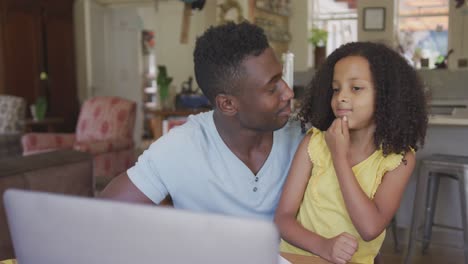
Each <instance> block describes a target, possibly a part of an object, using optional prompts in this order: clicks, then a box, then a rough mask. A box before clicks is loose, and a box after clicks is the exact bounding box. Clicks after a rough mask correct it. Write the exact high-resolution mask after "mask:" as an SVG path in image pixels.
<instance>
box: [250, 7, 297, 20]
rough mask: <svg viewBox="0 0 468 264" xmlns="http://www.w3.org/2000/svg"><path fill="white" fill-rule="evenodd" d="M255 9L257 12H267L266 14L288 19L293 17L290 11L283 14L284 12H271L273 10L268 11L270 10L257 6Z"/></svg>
mask: <svg viewBox="0 0 468 264" xmlns="http://www.w3.org/2000/svg"><path fill="white" fill-rule="evenodd" d="M255 8H256V9H257V10H259V11H262V12H265V13H269V14H272V15H276V16H282V17H286V18H288V17H289V16H290V15H291V12H289V11H287V12H285V13H282V12H277V11H274V10H271V9H268V8H265V7H258V6H257V7H255Z"/></svg>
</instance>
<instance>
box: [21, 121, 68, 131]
mask: <svg viewBox="0 0 468 264" xmlns="http://www.w3.org/2000/svg"><path fill="white" fill-rule="evenodd" d="M62 123H63V118H60V117H46V118H44V119H42V120H34V119H26V120H25V121H24V129H25V131H26V132H32V131H34V129H33V128H34V127H45V128H46V130H47V132H54V131H55V127H56V126H57V125H60V124H62Z"/></svg>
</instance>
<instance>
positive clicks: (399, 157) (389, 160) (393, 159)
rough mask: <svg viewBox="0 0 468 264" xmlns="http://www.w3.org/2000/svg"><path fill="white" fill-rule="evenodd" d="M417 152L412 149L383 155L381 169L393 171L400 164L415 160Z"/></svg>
mask: <svg viewBox="0 0 468 264" xmlns="http://www.w3.org/2000/svg"><path fill="white" fill-rule="evenodd" d="M415 157H416V156H415V152H414V150H411V151H409V152H407V153H404V154H403V153H391V154H388V155H387V156H383V155H382V161H381V163H380V169H381V170H382V172H383V173H385V172H388V171H392V170H394V169H396V168H397V167H398V166H400V165H401V164H402V163H403V164H404V165H406V164H407V163H408V161H410V162H414V160H415Z"/></svg>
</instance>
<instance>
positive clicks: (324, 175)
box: [280, 128, 403, 263]
mask: <svg viewBox="0 0 468 264" xmlns="http://www.w3.org/2000/svg"><path fill="white" fill-rule="evenodd" d="M311 132H312V136H311V138H310V142H309V145H308V147H307V151H308V153H309V157H310V160H311V161H312V164H313V169H312V173H311V177H310V179H309V182H308V184H307V188H306V191H305V193H304V198H303V201H302V204H301V206H300V208H299V212H298V215H297V220H298V221H299V223H301V224H302V226H304V227H305V228H307V229H308V230H311V231H312V232H314V233H316V234H319V235H321V236H323V237H326V238H331V237H334V236H337V235H339V234H340V233H342V232H347V233H350V234H351V235H353V236H354V237H356V238H357V239H358V242H359V246H358V250H357V251H356V253H355V254H354V255H353V258H352V259H351V262H354V263H373V261H374V258H375V256H376V255H377V253H378V252H379V250H380V247H381V246H382V243H383V240H384V238H385V231H383V232H382V234H380V235H379V236H378V237H377V238H376V239H374V240H372V241H369V242H366V241H364V240H363V239H362V238H361V237H360V235H359V233H358V231H357V230H356V228H355V227H354V225H353V223H352V222H351V218H350V217H349V214H348V211H347V210H346V206H345V204H344V201H343V196H342V195H341V190H340V186H339V183H338V179H337V176H336V173H335V169H334V167H333V162H332V159H331V154H330V151H329V150H328V146H327V144H326V142H325V134H324V133H323V132H322V131H320V130H318V129H315V128H312V129H310V130H309V131H308V133H311ZM402 158H403V156H402V155H400V154H390V155H387V156H386V157H384V155H383V153H382V151H381V150H376V151H375V152H374V153H373V154H371V155H370V156H369V157H368V158H367V159H366V160H364V161H362V162H360V163H359V164H357V165H355V166H354V167H353V168H352V170H353V172H354V175H356V178H357V180H358V182H359V184H360V186H361V188H362V190H363V191H364V192H365V193H366V195H367V196H368V197H370V198H371V199H372V198H373V197H374V195H375V193H376V191H377V187H379V185H380V183H381V181H382V177H383V175H384V174H385V173H386V172H387V171H391V170H393V169H395V168H396V167H398V165H399V164H400V163H401V161H402ZM280 250H281V251H282V252H289V253H295V254H301V255H312V254H311V253H309V252H307V251H305V250H302V249H300V248H298V247H295V246H292V245H291V244H289V243H287V242H286V241H284V240H281V245H280Z"/></svg>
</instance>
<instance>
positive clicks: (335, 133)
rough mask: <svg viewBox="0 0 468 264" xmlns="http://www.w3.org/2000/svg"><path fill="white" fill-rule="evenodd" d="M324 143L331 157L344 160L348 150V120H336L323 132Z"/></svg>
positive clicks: (345, 118) (344, 118)
mask: <svg viewBox="0 0 468 264" xmlns="http://www.w3.org/2000/svg"><path fill="white" fill-rule="evenodd" d="M325 142H326V143H327V146H328V149H329V150H330V153H331V154H332V157H335V158H336V157H338V158H340V159H346V158H347V157H348V149H349V130H348V118H347V117H346V116H344V117H343V118H336V119H335V121H333V123H332V124H331V126H330V127H329V128H328V130H327V131H326V132H325Z"/></svg>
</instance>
